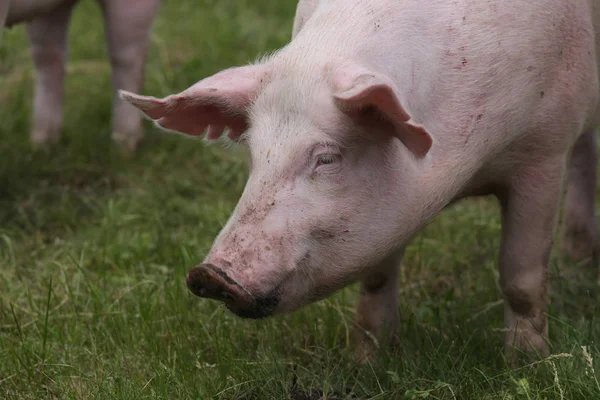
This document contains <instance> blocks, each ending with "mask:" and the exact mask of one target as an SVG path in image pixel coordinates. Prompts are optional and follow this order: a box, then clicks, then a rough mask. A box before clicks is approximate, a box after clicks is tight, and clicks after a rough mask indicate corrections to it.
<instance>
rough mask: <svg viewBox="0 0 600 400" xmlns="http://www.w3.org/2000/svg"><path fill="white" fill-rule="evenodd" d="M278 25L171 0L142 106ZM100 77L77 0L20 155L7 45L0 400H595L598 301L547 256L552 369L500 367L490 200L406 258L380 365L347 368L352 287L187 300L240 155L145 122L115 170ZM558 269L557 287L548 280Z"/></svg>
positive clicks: (21, 102)
mask: <svg viewBox="0 0 600 400" xmlns="http://www.w3.org/2000/svg"><path fill="white" fill-rule="evenodd" d="M294 9H295V2H292V1H280V2H273V1H270V0H252V1H251V0H195V1H193V0H177V1H175V0H173V1H167V2H166V3H165V4H164V5H163V7H162V10H161V13H160V15H159V17H158V20H157V21H156V23H155V30H154V33H153V35H152V45H151V51H150V55H149V62H148V66H147V76H146V87H145V90H144V92H145V93H147V94H153V95H166V94H169V93H172V92H176V91H180V90H182V89H184V88H186V87H188V86H189V85H191V84H192V83H194V82H195V81H197V80H199V79H200V78H202V77H205V76H207V75H209V74H212V73H214V72H216V71H218V70H220V69H222V68H225V67H228V66H232V65H238V64H243V63H245V62H247V61H250V60H254V59H255V58H256V56H257V55H259V54H262V53H264V52H267V51H269V50H272V49H275V48H277V47H280V46H281V45H283V44H285V43H286V41H288V40H289V37H290V32H291V26H292V18H293V12H294ZM109 72H110V71H109V66H108V62H107V59H106V49H105V44H104V36H103V29H102V20H101V17H100V11H99V8H98V7H97V5H96V3H95V2H93V1H91V0H83V1H82V2H81V4H80V5H79V6H78V8H77V10H76V12H75V15H74V18H73V23H72V25H71V29H70V63H69V67H68V83H67V100H66V125H65V129H64V136H63V139H62V140H61V142H60V143H59V144H58V145H57V146H56V147H54V148H52V149H51V150H49V151H45V152H32V151H31V150H30V149H29V145H28V129H29V118H30V112H31V92H32V79H33V71H32V64H31V60H30V56H29V52H28V48H27V45H26V41H25V35H24V28H23V27H22V26H19V27H16V28H15V29H12V30H10V31H7V32H5V33H4V36H3V40H2V44H1V45H0V121H1V123H0V138H1V140H0V398H2V399H4V398H7V399H84V398H94V399H143V398H161V399H290V398H291V399H294V400H299V399H317V398H319V395H320V393H318V391H320V392H322V393H323V395H324V397H323V398H328V399H340V398H357V399H424V398H429V399H600V384H599V380H600V376H599V373H600V364H598V362H597V361H598V360H600V351H599V347H598V342H599V340H600V326H599V324H598V318H597V317H595V316H597V315H598V311H599V310H598V306H597V305H598V301H597V299H596V298H595V297H594V294H593V289H594V287H595V288H596V289H597V286H595V284H591V283H590V280H589V279H587V278H586V274H585V268H584V267H582V266H578V265H572V264H570V263H567V262H565V261H564V260H562V259H561V257H560V256H559V254H558V253H557V254H555V256H554V257H553V259H552V272H553V275H552V276H553V279H552V284H553V292H552V293H553V295H552V305H551V308H550V324H551V325H550V330H551V331H550V335H551V340H552V353H553V354H554V356H552V357H551V358H550V359H548V360H545V361H541V362H537V363H532V364H530V365H526V366H524V367H522V368H519V369H516V370H510V369H508V368H507V367H506V362H505V359H504V356H503V354H502V343H503V342H502V341H503V339H502V332H501V328H502V314H503V307H502V302H501V293H500V291H499V289H498V286H497V278H498V272H497V248H498V244H499V233H500V220H499V215H498V209H497V205H496V204H495V202H493V201H491V200H489V199H480V200H470V201H465V202H462V203H459V204H457V205H456V206H454V207H452V208H451V209H449V210H447V211H445V212H444V213H443V214H442V215H441V216H440V217H439V218H438V219H437V220H436V221H435V223H433V224H432V225H430V226H429V227H428V228H427V229H426V230H425V231H424V232H423V233H422V234H421V235H420V236H419V237H418V238H417V239H416V240H415V242H414V243H413V244H412V246H411V247H410V248H409V249H408V251H407V256H406V259H405V260H404V264H403V266H402V284H401V295H400V297H401V312H402V321H403V324H402V337H403V342H402V343H403V346H402V348H401V349H400V350H398V351H397V352H395V353H393V354H391V353H385V354H382V355H381V357H380V362H378V363H377V364H376V365H364V366H357V365H354V364H353V363H352V360H351V358H350V357H349V355H348V353H349V346H348V342H349V333H350V330H351V328H352V316H353V309H354V305H355V303H356V299H357V294H358V291H357V288H356V287H351V288H348V289H346V290H344V291H342V292H340V293H338V294H337V295H335V296H333V297H331V298H329V299H328V300H325V301H322V302H320V303H317V304H314V305H312V306H310V307H307V308H305V309H303V310H301V311H298V312H296V313H294V314H291V315H286V316H278V317H274V318H269V319H266V320H261V321H245V320H240V319H237V318H236V317H235V316H233V315H232V314H230V313H229V312H228V311H226V310H225V309H224V308H223V307H222V306H219V305H217V304H216V303H214V302H211V301H207V300H201V299H199V298H195V297H193V296H192V295H191V294H190V293H189V292H188V291H187V289H186V287H185V282H184V276H185V274H186V272H187V270H188V268H189V267H191V266H193V265H195V264H196V263H198V262H199V261H201V260H202V259H203V256H204V255H205V254H206V252H207V250H208V249H209V247H210V245H211V242H212V240H213V238H214V236H215V235H216V234H217V233H218V231H219V229H220V227H221V226H222V224H223V223H224V222H225V221H226V219H227V217H228V215H229V213H230V212H231V210H232V209H233V207H234V206H235V203H236V201H237V199H238V196H239V195H240V193H241V190H242V188H243V185H244V183H245V179H246V176H247V169H246V154H245V150H244V149H243V148H238V149H226V148H224V147H223V146H220V145H211V146H207V145H205V144H204V143H203V142H202V141H194V140H187V139H184V138H181V137H178V136H170V135H164V134H161V133H160V132H158V131H156V130H154V129H153V128H151V127H150V126H149V125H148V129H147V138H146V141H145V142H144V145H143V147H142V148H140V151H139V153H138V154H137V155H136V157H134V158H124V157H122V156H120V155H119V153H118V152H117V151H115V149H114V148H113V147H112V145H111V141H110V102H111V91H110V81H109ZM566 270H570V271H572V272H573V277H572V278H571V279H570V280H565V279H560V278H559V271H560V272H564V271H566ZM583 346H586V347H585V350H584V348H583ZM586 351H587V352H588V353H589V355H590V356H591V357H593V359H594V360H593V361H590V360H588V358H586V355H585V353H586ZM594 367H596V372H594ZM311 390H312V392H311ZM353 396H354V397H353Z"/></svg>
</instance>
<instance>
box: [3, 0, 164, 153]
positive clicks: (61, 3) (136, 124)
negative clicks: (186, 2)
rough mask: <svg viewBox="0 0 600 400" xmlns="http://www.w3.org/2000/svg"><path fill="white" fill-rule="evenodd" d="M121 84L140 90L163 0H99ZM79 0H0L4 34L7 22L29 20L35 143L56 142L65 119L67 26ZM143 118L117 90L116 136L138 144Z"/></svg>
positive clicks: (118, 85)
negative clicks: (154, 22) (33, 70)
mask: <svg viewBox="0 0 600 400" xmlns="http://www.w3.org/2000/svg"><path fill="white" fill-rule="evenodd" d="M98 2H99V4H100V6H101V8H102V11H103V13H104V19H105V25H106V37H107V41H108V50H109V55H110V61H111V66H112V78H113V84H114V87H115V90H116V89H125V90H134V91H138V90H140V88H141V87H142V83H143V77H144V64H145V59H146V51H147V47H148V41H149V35H150V30H151V26H152V21H153V19H154V17H155V15H156V13H157V11H158V8H159V6H160V3H161V0H127V1H122V0H99V1H98ZM76 3H77V0H0V34H1V32H2V30H3V26H4V25H6V26H9V27H10V26H12V25H14V24H18V23H23V22H26V23H27V34H28V38H29V42H30V44H31V52H32V55H33V60H34V63H35V69H36V75H37V76H36V86H35V99H34V107H33V126H32V131H31V140H32V142H33V143H34V144H35V145H44V144H47V143H52V142H56V141H57V140H58V139H59V137H60V132H61V129H62V121H63V92H64V79H65V63H66V60H67V29H68V25H69V20H70V17H71V12H72V10H73V7H74V6H75V4H76ZM142 135H143V133H142V127H141V118H140V116H139V113H138V112H137V110H135V108H133V107H132V106H131V105H130V104H128V103H127V102H125V101H123V100H122V99H121V98H120V97H118V96H117V95H116V91H115V97H114V106H113V139H114V140H115V141H116V142H117V143H118V144H119V145H121V146H122V147H123V148H125V149H127V150H134V149H135V148H136V146H137V144H138V143H139V142H140V140H141V139H142Z"/></svg>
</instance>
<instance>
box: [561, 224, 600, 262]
mask: <svg viewBox="0 0 600 400" xmlns="http://www.w3.org/2000/svg"><path fill="white" fill-rule="evenodd" d="M572 225H574V224H572ZM599 247H600V246H598V235H597V233H596V232H595V227H593V226H592V227H588V226H583V227H577V226H567V228H566V229H565V231H564V232H563V240H562V244H561V250H562V252H563V254H564V255H566V256H567V257H568V258H570V259H572V260H573V261H576V262H579V261H586V262H590V263H592V265H597V262H598V255H599V254H598V253H599V252H598V250H599Z"/></svg>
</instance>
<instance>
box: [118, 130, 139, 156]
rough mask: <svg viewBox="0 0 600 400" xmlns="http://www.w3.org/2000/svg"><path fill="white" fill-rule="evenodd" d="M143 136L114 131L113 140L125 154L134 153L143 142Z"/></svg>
mask: <svg viewBox="0 0 600 400" xmlns="http://www.w3.org/2000/svg"><path fill="white" fill-rule="evenodd" d="M142 139H143V136H142V135H140V134H124V133H120V132H113V134H112V140H113V142H114V143H115V144H116V145H117V147H118V148H119V150H121V152H122V153H123V155H132V154H134V153H135V151H136V150H137V148H138V146H139V144H140V143H141V142H142Z"/></svg>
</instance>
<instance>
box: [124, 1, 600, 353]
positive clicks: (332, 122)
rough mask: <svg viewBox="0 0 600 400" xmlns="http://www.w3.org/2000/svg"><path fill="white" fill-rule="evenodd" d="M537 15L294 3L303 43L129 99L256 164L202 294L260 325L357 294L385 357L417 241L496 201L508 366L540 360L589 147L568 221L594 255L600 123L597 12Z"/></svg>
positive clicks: (499, 7) (205, 269)
mask: <svg viewBox="0 0 600 400" xmlns="http://www.w3.org/2000/svg"><path fill="white" fill-rule="evenodd" d="M539 7H540V4H539V3H537V2H536V1H532V2H522V1H517V0H506V1H504V2H501V3H495V2H481V3H478V2H472V1H466V0H464V1H455V2H452V4H450V3H448V2H446V1H442V0H434V1H433V3H431V2H422V1H420V0H405V1H402V2H398V1H395V0H394V1H392V0H382V1H377V2H374V1H369V0H363V1H357V2H353V3H352V4H351V5H348V3H344V2H343V1H342V0H330V1H327V2H320V1H314V0H310V1H308V0H307V1H300V3H299V4H298V12H297V15H296V21H295V23H294V32H293V40H292V41H291V43H290V44H289V45H288V46H286V47H285V48H283V49H282V50H281V51H279V52H278V53H276V54H275V55H273V56H272V57H269V58H268V59H266V60H265V61H262V62H260V63H257V64H255V65H249V66H245V67H238V68H231V69H228V70H225V71H222V72H220V73H219V74H216V75H214V76H212V77H208V78H206V79H204V80H202V81H200V82H198V83H197V84H196V85H194V86H192V87H191V88H189V89H188V90H186V91H184V92H182V93H179V94H176V95H171V96H168V97H166V98H164V99H157V98H154V97H147V96H139V95H136V94H133V93H130V92H122V93H121V95H122V96H123V98H124V99H126V100H127V101H129V102H131V103H132V104H133V105H134V106H135V107H137V108H139V109H140V110H141V111H143V112H144V113H145V114H146V115H147V116H148V117H150V118H151V119H153V120H155V121H156V124H157V125H158V126H160V127H161V128H163V129H166V130H172V131H177V132H181V133H185V134H189V135H194V136H202V135H204V133H205V132H207V131H208V133H207V136H206V137H207V139H209V140H215V139H217V138H219V137H220V136H221V135H222V134H223V132H224V128H225V127H229V128H230V129H229V130H228V131H227V132H228V137H229V138H230V139H232V140H235V141H242V142H246V143H247V144H248V146H249V148H250V153H251V170H250V177H249V180H248V183H247V185H246V188H245V190H244V193H243V194H242V197H241V199H240V201H239V203H238V205H237V207H236V209H235V211H234V212H233V215H232V216H231V218H230V219H229V221H228V223H227V224H226V226H225V227H224V228H223V230H222V231H221V233H220V234H219V235H218V237H217V238H216V240H215V242H214V244H213V247H212V249H211V251H210V252H209V254H208V255H207V257H206V259H205V260H204V262H203V263H202V264H200V265H199V266H197V267H195V268H193V269H192V270H191V271H190V274H189V275H188V278H187V283H188V286H189V287H190V290H192V292H194V293H196V294H197V295H199V296H202V297H209V298H213V299H218V300H222V301H224V302H225V303H226V304H227V305H228V307H229V308H230V309H231V310H232V311H234V312H236V313H237V314H238V315H241V316H246V317H263V316H266V315H270V314H273V313H279V312H290V311H292V310H295V309H297V308H299V307H301V306H303V305H305V304H308V303H310V302H313V301H316V300H318V299H321V298H323V297H325V296H327V295H329V294H331V293H333V292H334V291H336V290H338V289H340V288H342V287H344V286H346V285H348V284H350V283H352V282H354V281H357V280H360V281H361V282H362V291H361V298H360V303H359V306H358V313H357V323H358V325H359V326H360V328H361V329H362V333H365V335H359V336H360V337H361V340H362V342H361V345H360V346H359V350H360V349H365V350H368V349H369V347H370V345H369V344H365V343H366V340H365V337H372V336H374V337H376V338H377V339H378V340H384V341H385V340H389V339H390V338H391V335H393V334H394V331H395V329H396V327H397V326H398V320H399V319H398V312H397V284H398V282H397V278H398V271H397V266H398V264H399V262H400V260H401V258H402V254H403V249H404V247H405V246H406V245H407V244H408V243H409V241H410V239H411V237H412V236H413V235H414V234H416V233H417V232H418V231H419V229H420V228H422V227H423V226H424V225H425V224H427V223H428V222H429V221H430V220H431V219H432V218H433V217H434V216H435V215H436V214H437V213H439V212H440V211H441V210H442V209H443V208H444V207H446V206H447V205H448V204H450V203H452V202H453V201H456V200H458V199H460V198H463V197H466V196H474V195H489V194H492V195H495V196H496V197H498V199H499V200H500V203H501V205H502V221H503V232H502V244H501V248H500V257H499V258H500V261H499V267H500V281H501V282H500V283H501V287H502V289H503V292H504V296H505V324H506V329H507V334H506V342H505V345H506V351H507V353H508V355H509V356H510V357H511V360H512V361H515V360H516V356H517V355H518V352H514V351H513V350H514V349H515V348H516V349H519V350H524V351H533V352H539V353H541V354H547V353H548V343H547V320H546V315H545V311H546V292H547V274H548V272H547V268H548V259H549V255H550V249H551V247H552V244H553V235H554V226H555V222H556V217H557V214H558V206H559V203H560V195H561V192H562V185H563V177H564V176H565V173H566V171H567V168H566V166H567V163H568V162H569V156H570V148H571V146H572V144H573V143H575V142H576V141H578V145H577V146H576V147H575V150H574V156H573V158H572V161H571V165H570V169H569V170H570V173H569V174H570V176H571V179H570V183H569V192H571V193H573V194H576V193H580V195H581V196H583V197H585V202H583V203H582V205H581V206H575V205H573V203H574V201H572V200H571V201H568V202H567V207H569V209H570V210H571V211H574V210H575V209H576V208H577V211H578V213H575V212H571V216H570V217H569V219H570V220H571V221H573V222H574V226H575V227H576V229H575V230H577V229H579V228H580V227H582V226H583V227H584V228H585V229H584V230H585V231H586V232H587V235H582V236H580V238H579V239H576V241H578V240H582V241H583V242H584V243H583V244H584V246H583V247H584V248H586V246H587V249H591V248H595V243H593V242H595V240H596V233H595V232H596V226H595V224H594V223H590V222H588V221H589V220H590V218H591V217H592V216H593V215H591V214H593V204H594V203H593V196H594V195H593V192H594V191H593V190H591V188H592V186H593V185H594V184H595V182H593V179H594V176H593V174H591V175H590V174H589V173H586V171H588V172H589V171H591V170H593V169H595V165H593V164H594V163H595V162H596V160H595V158H596V155H595V152H589V151H586V149H587V147H588V146H585V145H580V144H582V143H583V142H585V143H588V142H591V141H593V130H592V129H591V127H593V126H595V124H597V122H598V119H597V116H598V115H600V113H599V112H598V111H599V110H598V107H599V104H598V63H597V60H596V54H598V51H597V50H598V49H597V42H595V41H594V37H595V36H596V28H597V27H598V26H599V25H600V24H596V22H597V21H600V13H599V12H598V11H596V10H598V9H600V7H598V8H591V7H590V5H589V4H587V3H582V2H577V1H574V0H573V1H570V0H551V1H550V2H548V1H546V2H544V9H545V10H552V11H548V12H547V13H546V14H544V16H543V17H540V14H539ZM598 36H600V35H598ZM524 49H526V50H524ZM592 153H593V154H592ZM573 194H572V195H571V196H573ZM569 231H570V232H572V231H573V229H570V230H569ZM586 252H587V253H589V251H587V250H586V251H584V253H586ZM368 332H370V334H366V333H368ZM363 344H364V345H365V346H363Z"/></svg>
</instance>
